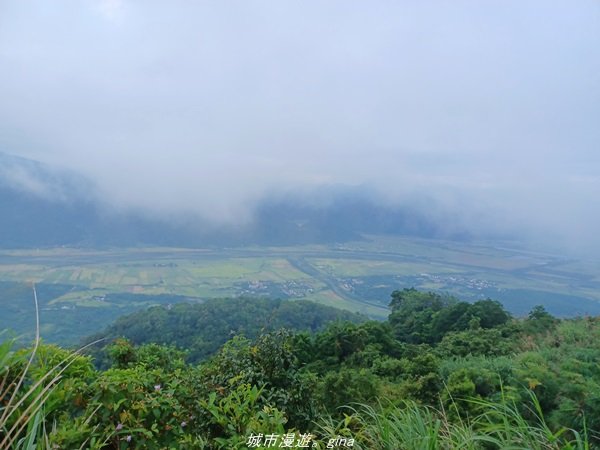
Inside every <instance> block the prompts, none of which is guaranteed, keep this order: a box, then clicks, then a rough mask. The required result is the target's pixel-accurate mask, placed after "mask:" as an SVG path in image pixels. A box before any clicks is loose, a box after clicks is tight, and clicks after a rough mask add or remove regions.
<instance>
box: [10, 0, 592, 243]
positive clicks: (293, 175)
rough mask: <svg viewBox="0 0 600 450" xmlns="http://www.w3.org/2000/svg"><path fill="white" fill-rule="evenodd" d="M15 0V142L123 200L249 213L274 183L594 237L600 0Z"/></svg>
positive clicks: (123, 204)
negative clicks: (362, 191) (357, 193)
mask: <svg viewBox="0 0 600 450" xmlns="http://www.w3.org/2000/svg"><path fill="white" fill-rule="evenodd" d="M8 3H9V2H5V3H3V4H2V6H0V67H2V70H1V71H0V97H1V98H2V99H3V101H2V102H1V104H0V151H4V152H8V153H15V154H19V155H22V156H27V157H30V158H33V159H38V160H41V161H44V162H46V163H51V164H55V165H58V166H61V167H64V168H68V169H71V170H75V171H77V172H78V173H81V174H84V175H85V176H86V177H87V178H89V179H90V180H93V183H94V184H95V186H96V191H97V195H98V197H99V198H101V199H102V200H103V201H104V202H105V203H106V204H107V205H112V207H114V208H115V209H119V210H137V211H145V212H146V213H147V214H158V215H161V216H163V217H174V216H177V215H190V214H191V215H197V216H199V217H201V218H204V219H208V220H210V221H211V222H213V223H216V224H236V223H249V222H251V221H252V217H253V212H254V208H255V206H256V205H257V204H258V203H260V201H261V199H263V198H264V197H265V196H268V195H273V193H277V192H281V191H302V190H307V189H308V190H311V189H313V190H314V189H318V187H319V186H322V185H344V186H369V187H370V188H371V189H373V191H374V192H377V196H378V198H379V201H380V202H382V203H385V204H389V205H392V206H393V205H399V204H405V203H407V202H412V203H421V204H422V205H423V208H424V209H426V208H427V207H430V208H431V209H432V210H431V214H432V216H436V217H438V218H439V217H446V216H447V214H446V213H447V212H449V213H452V214H453V215H456V216H458V217H461V218H462V220H461V222H462V223H460V224H456V226H464V227H465V228H467V229H470V230H474V231H478V232H480V233H481V234H485V232H486V230H489V229H495V230H496V229H497V230H507V231H510V232H511V233H512V232H520V233H521V234H524V235H526V236H527V237H528V239H538V238H539V239H540V240H546V241H551V242H560V243H562V244H563V245H564V246H566V247H576V246H580V245H582V244H583V246H585V245H587V244H589V242H592V241H593V242H595V243H598V239H597V238H596V236H595V234H596V233H595V231H594V230H595V229H597V228H598V226H599V225H600V217H599V213H598V212H597V211H598V210H599V208H597V207H596V202H597V200H596V199H597V198H598V194H600V192H599V191H600V188H599V186H600V180H599V178H598V173H600V158H599V157H598V144H600V128H599V127H598V126H597V122H598V117H600V106H599V105H600V81H599V79H598V76H597V74H598V73H600V29H599V28H598V27H597V20H598V17H599V15H600V6H599V4H598V3H597V2H595V1H591V0H590V1H582V2H578V3H577V4H567V3H563V2H546V1H544V2H542V1H534V2H526V3H523V2H517V1H509V2H504V1H503V2H500V1H497V2H496V1H492V2H486V3H480V2H471V1H459V2H442V3H438V4H436V5H435V6H434V5H426V4H422V5H421V4H419V5H416V4H411V3H408V2H406V3H405V2H385V1H381V2H375V3H370V4H369V5H368V6H367V5H365V4H363V3H360V2H345V1H344V2H343V1H333V2H326V3H323V2H285V3H273V2H266V1H265V2H262V1H258V2H252V3H247V2H233V3H222V2H217V3H205V2H202V3H197V4H190V3H189V2H179V1H175V2H169V3H164V2H153V1H150V2H139V1H127V0H122V1H115V0H104V1H96V2H94V1H89V2H67V3H65V4H61V5H53V6H48V5H47V4H46V3H45V2H41V1H37V2H36V1H34V2H27V3H24V2H13V3H12V4H8ZM560 30H568V32H561V31H560ZM5 174H6V172H5ZM5 176H6V175H5ZM9 176H10V177H12V178H15V179H16V181H15V182H19V183H21V185H23V186H25V185H26V184H27V183H30V184H31V183H33V182H32V181H31V180H29V181H27V178H26V177H25V178H24V177H22V176H21V175H19V174H18V173H11V174H9ZM19 180H20V181H19ZM13 181H14V180H13ZM29 188H30V189H31V190H33V191H37V192H39V193H42V192H43V193H44V194H45V195H47V193H48V190H47V189H46V188H45V187H44V186H40V185H35V183H33V184H31V185H30V186H29Z"/></svg>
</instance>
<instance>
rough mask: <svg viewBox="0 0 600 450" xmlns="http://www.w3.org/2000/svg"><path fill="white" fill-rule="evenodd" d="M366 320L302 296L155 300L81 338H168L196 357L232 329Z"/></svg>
mask: <svg viewBox="0 0 600 450" xmlns="http://www.w3.org/2000/svg"><path fill="white" fill-rule="evenodd" d="M366 320H367V318H366V317H365V316H361V315H359V314H355V313H351V312H348V311H343V310H340V309H337V308H332V307H329V306H323V305H319V304H317V303H314V302H309V301H304V300H297V301H285V300H279V299H268V298H254V299H250V298H225V299H212V300H207V301H205V302H203V303H179V304H176V305H172V306H168V307H163V306H155V307H152V308H149V309H147V310H145V311H141V312H137V313H133V314H128V315H126V316H123V317H121V318H119V319H118V320H117V321H116V322H115V323H114V324H113V325H111V326H110V327H108V328H107V329H106V330H105V331H103V332H101V333H99V334H97V335H94V336H92V337H90V338H88V339H87V340H86V341H85V342H92V341H94V340H96V339H101V338H104V339H105V341H104V342H106V341H110V340H111V339H114V338H117V337H121V338H126V339H128V340H129V341H130V342H132V343H133V344H135V345H140V344H149V343H155V344H169V345H174V346H176V347H178V348H180V349H184V350H185V352H186V360H187V361H188V362H190V363H197V362H199V361H200V360H202V359H205V358H206V357H207V356H209V355H212V354H214V353H215V352H216V351H217V350H218V349H219V347H221V346H222V345H223V344H224V343H225V342H227V341H228V340H229V339H231V338H232V337H233V336H236V335H243V336H245V337H247V338H249V339H255V338H257V337H258V336H259V335H260V334H263V333H266V332H269V331H275V330H278V329H280V328H286V329H288V330H295V331H317V330H320V329H322V328H323V327H325V325H326V324H328V323H330V322H334V321H346V322H351V323H358V322H364V321H366Z"/></svg>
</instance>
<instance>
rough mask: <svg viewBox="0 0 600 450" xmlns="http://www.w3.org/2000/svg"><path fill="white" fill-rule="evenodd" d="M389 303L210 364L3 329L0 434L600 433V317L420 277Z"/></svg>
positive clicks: (85, 442)
mask: <svg viewBox="0 0 600 450" xmlns="http://www.w3.org/2000/svg"><path fill="white" fill-rule="evenodd" d="M391 308H392V312H391V314H390V319H389V320H388V321H387V322H366V323H360V324H357V323H351V322H336V323H334V324H332V325H330V326H329V327H328V328H326V329H325V330H323V331H320V332H316V333H311V332H308V331H307V332H290V331H286V330H277V331H271V332H266V333H263V334H261V335H259V336H258V337H256V338H255V339H247V338H245V337H242V336H235V337H233V338H232V339H230V340H229V341H228V342H227V343H226V344H225V345H224V346H223V347H222V348H221V349H220V350H219V351H218V352H217V353H215V354H214V355H213V356H212V357H210V358H209V359H208V360H205V361H203V362H202V363H200V364H190V363H189V362H188V361H187V360H186V356H187V355H186V352H185V349H180V348H177V347H176V346H174V345H158V344H145V345H141V346H136V345H133V344H132V343H131V342H130V341H128V340H124V339H117V340H115V341H114V342H113V343H112V344H111V346H110V347H109V348H108V350H107V353H106V355H107V358H109V360H110V363H109V367H108V368H107V369H103V370H98V369H97V368H95V367H94V365H93V364H92V363H93V361H92V359H91V357H89V356H83V355H81V354H77V353H73V352H70V351H67V350H64V349H60V348H58V347H55V346H50V345H45V344H39V345H38V344H36V346H34V348H33V349H31V350H15V348H14V347H13V345H12V344H13V343H12V341H11V340H4V342H3V343H2V345H1V346H0V363H1V365H0V367H2V368H1V369H0V405H2V406H1V408H2V409H1V410H0V415H1V417H2V422H1V424H0V440H1V441H2V444H1V445H0V448H28V449H35V448H40V449H41V448H57V449H76V448H83V449H125V448H135V449H164V448H168V449H171V448H173V449H178V448H182V449H183V448H185V449H188V448H189V449H195V448H197V449H202V448H206V449H235V448H240V449H241V448H249V447H250V444H249V442H250V441H249V439H250V438H251V436H255V437H256V436H262V437H264V438H265V439H266V437H267V436H269V435H271V436H272V435H278V437H279V439H280V442H278V444H277V445H276V447H278V446H279V444H281V443H283V442H284V441H283V439H284V438H285V439H287V441H285V442H288V443H290V442H299V441H300V440H301V439H303V438H306V437H307V436H308V434H310V435H311V437H312V439H313V440H314V441H315V442H317V443H318V446H317V447H314V448H348V443H349V442H350V441H352V446H353V448H361V449H453V448H460V449H463V448H464V449H505V448H513V449H587V448H597V447H598V444H599V443H600V434H599V433H598V432H599V430H600V365H599V364H598V362H599V361H600V320H599V319H598V318H580V319H572V320H563V321H560V320H557V319H555V318H554V317H552V316H550V315H549V314H548V313H546V312H545V311H544V309H543V308H540V307H538V308H535V309H534V310H533V311H532V312H531V313H530V315H529V317H528V318H526V319H520V320H516V319H513V318H511V317H510V316H509V315H508V313H506V312H505V311H504V310H503V308H502V306H501V305H500V304H498V303H496V302H493V301H491V300H483V301H480V302H476V303H473V304H469V303H466V302H461V301H459V300H458V299H455V298H452V297H445V296H440V295H437V294H433V293H423V292H418V291H415V290H412V289H407V290H404V291H396V292H394V294H393V295H392V303H391ZM163 331H164V330H163ZM174 344H175V343H174ZM19 380H21V381H19ZM383 399H385V400H383ZM263 443H264V444H265V445H263V447H260V446H258V447H254V446H252V448H272V447H270V446H268V445H266V443H265V442H263ZM328 445H329V447H328ZM292 448H293V447H292Z"/></svg>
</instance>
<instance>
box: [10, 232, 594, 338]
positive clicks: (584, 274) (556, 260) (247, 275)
mask: <svg viewBox="0 0 600 450" xmlns="http://www.w3.org/2000/svg"><path fill="white" fill-rule="evenodd" d="M34 283H35V285H36V286H37V289H38V294H39V300H40V308H39V309H40V320H41V331H42V336H43V337H44V338H45V339H46V340H47V341H51V342H57V343H61V344H76V343H77V341H78V339H80V338H81V337H83V336H86V335H88V334H91V333H93V332H96V331H99V330H101V329H102V328H103V327H104V326H106V325H107V324H108V323H110V322H112V321H113V320H114V319H116V318H117V317H118V316H120V315H122V314H125V313H130V312H132V311H135V310H139V309H142V308H147V307H149V306H151V305H156V304H163V305H165V306H167V307H168V305H169V304H173V303H176V302H180V301H188V302H197V301H203V300H204V299H208V298H215V297H239V296H244V297H249V298H250V297H278V298H285V299H290V300H294V299H306V300H313V301H315V302H319V303H323V304H326V305H330V306H336V307H338V308H342V309H347V310H351V311H358V312H361V313H363V314H366V315H368V316H370V317H372V318H374V319H382V318H384V317H386V315H387V314H388V311H387V304H388V301H389V298H390V294H391V293H392V292H393V291H394V290H395V289H402V288H407V287H416V288H418V289H424V290H435V291H441V292H447V293H450V294H453V295H456V296H459V297H461V298H463V299H466V300H477V299H480V298H492V299H495V300H499V301H501V302H502V303H503V304H504V305H505V307H506V308H507V309H508V310H509V311H511V312H512V313H513V314H516V315H526V314H527V312H528V311H529V310H530V309H531V308H532V307H533V306H535V305H537V304H543V305H545V306H546V308H547V309H548V310H549V311H550V312H552V313H553V314H556V315H559V316H576V315H586V314H589V315H597V314H600V262H599V261H593V260H578V259H573V258H566V257H564V256H561V255H552V254H546V253H539V252H533V251H530V250H526V249H522V248H519V247H517V246H515V245H509V244H506V243H504V244H502V245H499V244H498V243H494V244H491V243H469V244H465V243H457V242H448V241H439V240H426V239H413V238H402V237H390V236H365V237H364V239H362V240H360V241H356V242H349V243H344V244H332V245H309V246H295V247H243V248H228V249H216V248H206V249H180V248H156V247H152V248H129V249H78V248H62V247H61V248H49V249H23V250H0V329H11V330H13V332H14V333H16V334H24V335H25V336H30V335H31V334H32V333H33V330H34V327H35V325H34V323H35V312H34V311H35V309H34V302H33V298H32V289H31V285H32V284H34Z"/></svg>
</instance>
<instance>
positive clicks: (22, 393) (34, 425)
mask: <svg viewBox="0 0 600 450" xmlns="http://www.w3.org/2000/svg"><path fill="white" fill-rule="evenodd" d="M32 289H33V299H34V303H35V320H36V332H35V341H34V343H33V347H32V349H31V350H30V351H29V353H28V356H27V353H21V354H19V353H17V352H15V351H14V347H15V342H16V340H15V339H14V338H6V339H4V340H3V341H2V342H1V343H0V449H1V450H9V449H14V450H35V449H36V448H40V447H42V448H50V443H49V439H48V435H49V432H48V424H47V423H46V416H47V414H48V413H49V412H50V411H48V399H49V398H50V396H51V395H52V393H53V392H54V390H55V389H56V388H57V386H58V384H59V383H60V381H61V378H62V374H63V373H64V371H65V370H67V368H68V367H69V366H70V365H71V364H73V362H74V361H75V360H76V358H77V357H78V355H79V352H80V351H81V350H83V349H84V348H85V347H84V348H82V349H80V350H78V351H76V352H71V353H70V354H69V355H68V356H67V357H66V358H64V359H63V360H62V361H60V362H59V363H57V364H56V365H54V366H53V367H50V368H49V369H48V370H47V371H45V373H43V374H42V375H41V376H39V377H38V378H37V379H31V377H30V376H29V374H30V369H31V368H32V365H33V364H34V361H35V358H36V355H37V352H38V349H39V346H40V343H41V339H40V332H39V330H40V320H39V305H38V298H37V291H36V289H35V285H34V286H33V287H32ZM5 333H6V332H5V331H3V332H0V338H1V337H2V334H5ZM97 342H98V341H96V342H93V343H91V344H89V345H93V344H95V343H97Z"/></svg>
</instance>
